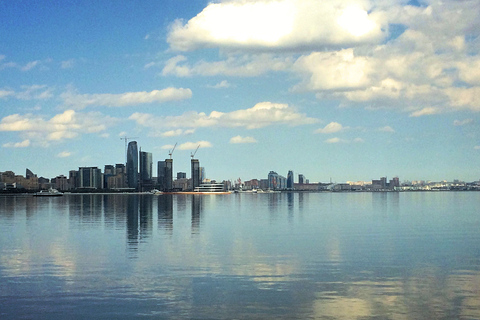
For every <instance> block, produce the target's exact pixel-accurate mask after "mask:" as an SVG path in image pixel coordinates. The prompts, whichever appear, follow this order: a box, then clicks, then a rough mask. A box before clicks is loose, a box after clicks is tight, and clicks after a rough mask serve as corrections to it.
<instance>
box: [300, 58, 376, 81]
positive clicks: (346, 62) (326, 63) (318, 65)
mask: <svg viewBox="0 0 480 320" xmlns="http://www.w3.org/2000/svg"><path fill="white" fill-rule="evenodd" d="M295 69H296V70H297V71H298V72H299V73H301V74H304V75H305V78H306V79H307V80H306V81H305V82H304V83H303V84H300V85H297V86H296V88H295V89H296V90H312V91H317V90H351V89H356V88H365V87H367V86H368V85H369V84H370V83H371V79H370V74H371V73H372V72H373V68H372V66H371V62H369V60H368V59H367V58H365V57H356V56H355V55H354V52H353V49H345V50H341V51H337V52H314V53H312V54H310V55H308V56H302V57H300V58H299V59H298V60H297V61H296V62H295Z"/></svg>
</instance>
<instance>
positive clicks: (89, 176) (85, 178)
mask: <svg viewBox="0 0 480 320" xmlns="http://www.w3.org/2000/svg"><path fill="white" fill-rule="evenodd" d="M78 182H79V185H78V187H79V188H83V189H102V188H103V183H102V170H100V169H98V168H97V167H80V168H78Z"/></svg>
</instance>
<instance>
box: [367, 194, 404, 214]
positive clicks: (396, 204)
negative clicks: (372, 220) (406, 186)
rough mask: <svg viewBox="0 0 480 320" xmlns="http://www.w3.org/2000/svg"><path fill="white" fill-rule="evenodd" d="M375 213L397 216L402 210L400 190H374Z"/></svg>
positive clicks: (373, 204) (373, 205)
mask: <svg viewBox="0 0 480 320" xmlns="http://www.w3.org/2000/svg"><path fill="white" fill-rule="evenodd" d="M371 195H372V207H373V211H374V213H378V214H380V215H382V216H392V215H393V216H397V215H398V214H399V212H400V193H399V192H372V193H371Z"/></svg>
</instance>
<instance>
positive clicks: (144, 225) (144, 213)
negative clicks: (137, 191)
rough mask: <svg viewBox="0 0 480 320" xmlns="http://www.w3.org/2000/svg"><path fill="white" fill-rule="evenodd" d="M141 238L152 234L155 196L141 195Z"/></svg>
mask: <svg viewBox="0 0 480 320" xmlns="http://www.w3.org/2000/svg"><path fill="white" fill-rule="evenodd" d="M139 197H140V199H139V200H140V239H146V238H148V237H149V236H150V235H151V234H152V228H153V226H152V223H153V221H152V218H153V196H152V195H140V196H139Z"/></svg>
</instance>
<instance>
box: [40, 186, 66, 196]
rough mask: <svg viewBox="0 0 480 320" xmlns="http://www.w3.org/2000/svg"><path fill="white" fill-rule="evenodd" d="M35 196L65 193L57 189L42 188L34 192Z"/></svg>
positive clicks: (61, 194)
mask: <svg viewBox="0 0 480 320" xmlns="http://www.w3.org/2000/svg"><path fill="white" fill-rule="evenodd" d="M34 196H35V197H61V196H63V193H61V192H60V191H58V190H57V189H53V188H50V189H48V190H40V191H39V192H36V193H35V194H34Z"/></svg>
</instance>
